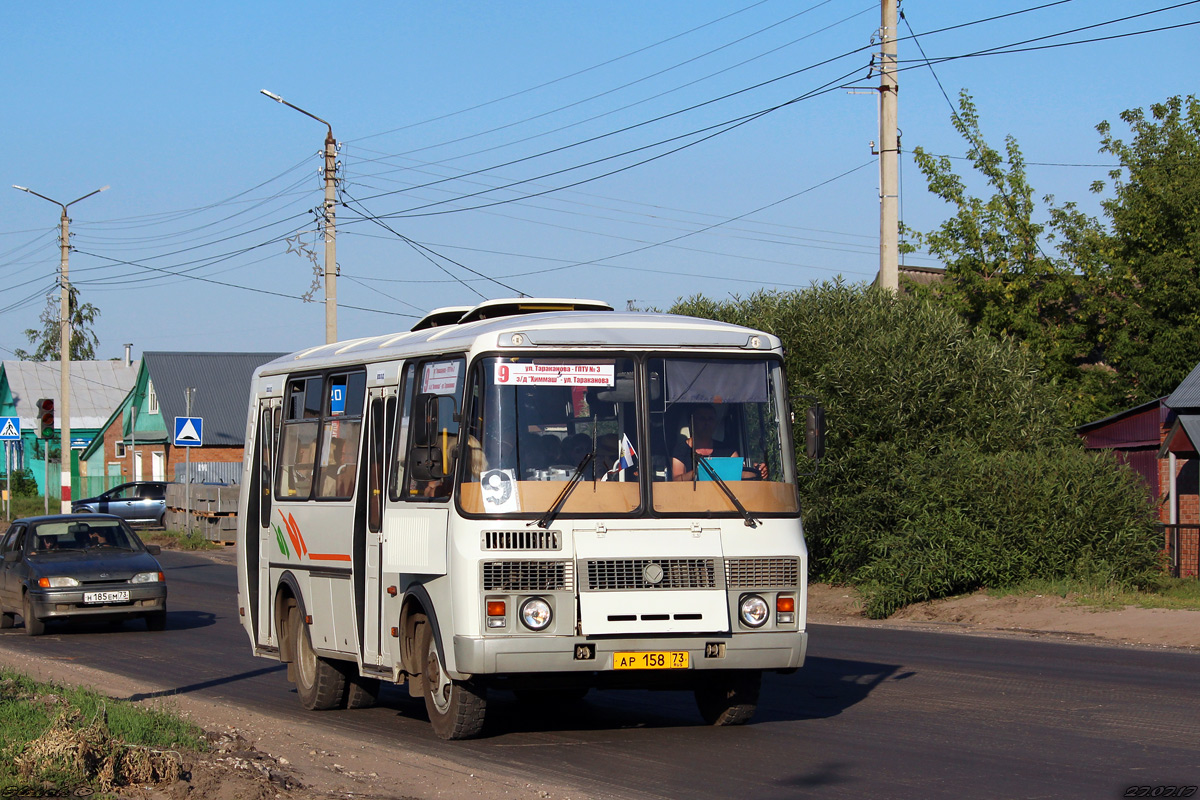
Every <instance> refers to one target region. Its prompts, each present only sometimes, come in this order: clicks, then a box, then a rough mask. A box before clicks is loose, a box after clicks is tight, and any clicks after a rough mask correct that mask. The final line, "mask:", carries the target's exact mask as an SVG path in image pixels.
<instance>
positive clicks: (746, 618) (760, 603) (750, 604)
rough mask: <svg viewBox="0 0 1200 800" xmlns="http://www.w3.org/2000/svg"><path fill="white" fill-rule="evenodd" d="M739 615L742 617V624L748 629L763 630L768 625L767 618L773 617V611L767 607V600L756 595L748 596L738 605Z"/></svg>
mask: <svg viewBox="0 0 1200 800" xmlns="http://www.w3.org/2000/svg"><path fill="white" fill-rule="evenodd" d="M738 615H739V616H741V618H742V624H743V625H745V626H746V627H747V628H761V627H762V626H763V625H765V624H766V622H767V617H769V616H770V615H771V609H770V608H769V607H768V606H767V601H766V600H763V599H762V598H761V597H759V596H758V595H756V594H748V595H746V596H745V597H743V598H742V602H741V603H740V604H739V605H738Z"/></svg>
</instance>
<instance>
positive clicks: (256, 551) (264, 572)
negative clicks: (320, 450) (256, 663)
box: [246, 397, 283, 643]
mask: <svg viewBox="0 0 1200 800" xmlns="http://www.w3.org/2000/svg"><path fill="white" fill-rule="evenodd" d="M282 406H283V400H282V399H281V398H279V397H266V398H263V399H261V400H259V401H258V425H257V429H258V437H257V442H256V446H257V448H258V453H257V454H256V457H255V461H256V463H257V464H258V477H257V482H258V487H257V492H258V520H257V521H255V522H248V523H247V526H246V528H247V530H246V544H247V553H246V570H247V572H246V583H247V588H248V589H249V592H250V597H249V603H248V605H249V608H250V614H251V617H252V620H251V622H252V626H253V629H254V635H255V641H256V642H258V643H266V642H268V641H270V640H271V639H272V637H273V632H272V630H271V620H272V614H271V571H270V570H269V569H265V567H266V562H265V561H264V559H265V560H266V561H269V560H270V555H271V553H272V552H273V551H274V548H275V535H276V534H275V530H274V528H273V527H272V523H271V487H272V486H273V485H274V481H273V478H272V475H273V471H274V469H275V461H276V460H275V451H276V448H277V446H278V442H279V424H280V418H281V415H282ZM255 531H256V532H257V535H255V533H254V532H255Z"/></svg>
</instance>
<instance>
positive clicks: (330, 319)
mask: <svg viewBox="0 0 1200 800" xmlns="http://www.w3.org/2000/svg"><path fill="white" fill-rule="evenodd" d="M262 93H263V94H265V95H266V96H267V97H269V98H271V99H272V100H274V101H275V102H276V103H283V104H284V105H285V106H287V107H288V108H294V109H295V110H296V111H299V112H300V113H301V114H303V115H304V116H306V117H311V118H312V119H315V120H316V121H317V122H319V123H321V124H322V125H324V126H325V127H326V128H328V132H327V133H326V134H325V207H324V226H325V343H326V344H332V343H333V342H336V341H337V225H336V224H335V223H336V215H335V213H334V209H335V208H336V207H337V140H336V139H334V138H333V126H332V125H330V124H329V123H328V122H326V121H325V120H323V119H321V118H320V117H318V116H317V115H316V114H310V113H309V112H307V111H305V110H304V109H303V108H300V106H296V105H292V104H291V103H289V102H288V101H287V100H284V99H283V98H282V97H280V96H279V95H277V94H275V93H274V92H268V91H267V90H266V89H263V90H262Z"/></svg>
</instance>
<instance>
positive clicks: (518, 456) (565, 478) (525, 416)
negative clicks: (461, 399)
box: [462, 355, 641, 515]
mask: <svg viewBox="0 0 1200 800" xmlns="http://www.w3.org/2000/svg"><path fill="white" fill-rule="evenodd" d="M636 383H637V381H636V377H635V370H634V362H633V360H632V359H629V358H595V357H594V356H591V355H589V356H587V357H582V356H581V357H554V358H511V357H510V358H485V359H483V360H482V361H480V362H479V364H478V365H477V366H476V369H475V372H474V374H473V379H472V387H471V391H472V395H473V397H472V401H473V402H472V408H473V412H472V416H471V422H472V425H471V429H470V436H469V437H468V443H469V444H470V446H472V447H478V448H480V449H481V451H482V452H481V456H482V457H481V458H471V459H470V460H469V466H468V474H467V476H466V482H465V483H464V484H463V486H462V505H463V509H464V510H465V511H466V512H467V513H475V514H487V513H492V514H506V513H525V514H528V513H542V512H545V511H546V510H548V509H549V508H551V506H553V505H554V503H555V502H556V501H557V500H558V499H559V495H560V494H561V493H562V491H563V489H564V487H565V486H566V484H567V482H569V481H570V480H571V478H572V477H573V476H574V475H575V473H576V472H577V471H579V467H580V464H583V465H584V468H583V470H582V472H581V473H580V479H581V480H582V481H584V482H586V483H584V484H580V485H578V486H576V487H575V488H574V489H573V490H572V491H571V492H570V494H569V495H568V496H567V497H566V498H565V500H564V502H563V504H562V508H561V512H562V513H563V514H567V515H570V514H573V513H574V514H580V513H586V514H592V515H595V514H628V513H630V512H632V511H635V510H636V509H637V508H638V507H639V506H640V505H641V492H640V489H639V486H638V464H637V442H638V437H639V432H638V415H637V408H638V403H637V395H638V392H637V389H636ZM589 455H591V458H588V456H589Z"/></svg>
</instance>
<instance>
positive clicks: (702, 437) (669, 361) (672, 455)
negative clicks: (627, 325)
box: [647, 358, 799, 514]
mask: <svg viewBox="0 0 1200 800" xmlns="http://www.w3.org/2000/svg"><path fill="white" fill-rule="evenodd" d="M647 366H648V375H649V383H650V385H651V386H657V387H658V389H659V396H658V397H654V396H651V397H650V398H649V403H650V414H649V417H650V454H649V455H650V461H651V463H652V465H653V468H654V470H653V480H654V484H653V492H654V510H655V511H658V512H667V513H682V514H697V513H714V514H733V513H741V509H739V508H737V506H738V505H741V506H743V507H744V509H745V510H746V511H748V512H751V513H785V514H792V513H798V512H799V502H798V499H797V494H796V463H795V459H794V458H793V457H792V455H791V452H792V451H791V447H790V444H789V439H788V438H787V436H786V432H787V431H786V428H785V426H784V425H783V424H782V422H783V420H786V419H789V417H788V416H787V405H786V403H785V402H784V400H785V397H786V394H785V386H784V382H783V374H782V369H781V368H780V365H779V362H777V361H773V360H767V359H713V358H652V359H650V360H649V362H648V365H647ZM735 499H736V502H735Z"/></svg>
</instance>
